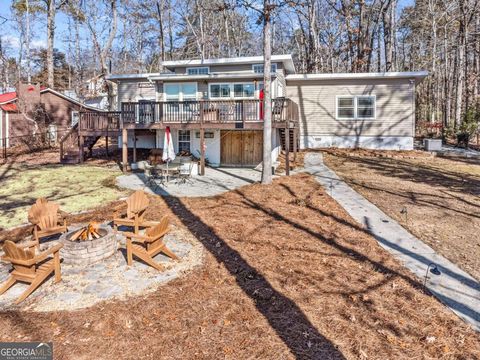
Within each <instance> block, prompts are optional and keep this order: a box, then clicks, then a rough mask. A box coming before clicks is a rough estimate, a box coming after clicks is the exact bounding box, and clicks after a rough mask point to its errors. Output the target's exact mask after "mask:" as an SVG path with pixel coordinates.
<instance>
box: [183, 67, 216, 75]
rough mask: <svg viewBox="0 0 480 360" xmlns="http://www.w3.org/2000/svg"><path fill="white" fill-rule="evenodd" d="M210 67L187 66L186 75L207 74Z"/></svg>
mask: <svg viewBox="0 0 480 360" xmlns="http://www.w3.org/2000/svg"><path fill="white" fill-rule="evenodd" d="M209 73H210V69H209V67H208V66H204V67H192V68H187V74H188V75H208V74H209Z"/></svg>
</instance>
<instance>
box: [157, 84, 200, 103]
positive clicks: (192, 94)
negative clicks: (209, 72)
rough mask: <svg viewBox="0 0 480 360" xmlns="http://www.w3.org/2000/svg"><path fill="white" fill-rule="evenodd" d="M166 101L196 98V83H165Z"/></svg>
mask: <svg viewBox="0 0 480 360" xmlns="http://www.w3.org/2000/svg"><path fill="white" fill-rule="evenodd" d="M163 87H164V92H165V100H166V101H191V100H196V99H197V83H165V84H164V86H163Z"/></svg>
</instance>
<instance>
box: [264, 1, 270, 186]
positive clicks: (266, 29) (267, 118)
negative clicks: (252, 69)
mask: <svg viewBox="0 0 480 360" xmlns="http://www.w3.org/2000/svg"><path fill="white" fill-rule="evenodd" d="M263 11H264V13H263V57H264V59H263V89H264V90H263V91H264V97H263V98H264V106H263V112H264V116H263V117H264V118H263V166H262V184H270V183H271V182H272V100H271V87H272V74H271V55H272V48H271V46H272V42H271V41H272V39H271V36H272V34H271V18H270V11H271V10H270V2H269V0H264V2H263Z"/></svg>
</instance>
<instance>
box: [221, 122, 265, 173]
mask: <svg viewBox="0 0 480 360" xmlns="http://www.w3.org/2000/svg"><path fill="white" fill-rule="evenodd" d="M262 154H263V132H262V131H258V130H222V131H221V142H220V163H221V165H222V166H239V167H242V166H244V167H251V166H257V165H258V164H260V163H261V162H262Z"/></svg>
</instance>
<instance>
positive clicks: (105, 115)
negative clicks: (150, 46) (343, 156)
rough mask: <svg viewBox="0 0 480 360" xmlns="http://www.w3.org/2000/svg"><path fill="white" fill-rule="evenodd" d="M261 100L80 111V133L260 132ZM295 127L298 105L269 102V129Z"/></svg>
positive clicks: (126, 105) (130, 105)
mask: <svg viewBox="0 0 480 360" xmlns="http://www.w3.org/2000/svg"><path fill="white" fill-rule="evenodd" d="M263 106H264V105H263V103H262V102H261V101H260V100H219V101H216V100H215V101H214V100H200V101H168V102H144V103H142V102H140V103H139V102H128V103H122V104H121V111H114V112H94V111H92V112H82V113H80V120H79V133H80V134H81V135H83V136H111V135H114V134H118V133H119V131H120V130H122V129H127V130H135V129H164V128H166V127H167V126H168V127H170V128H172V129H200V128H208V129H245V130H261V129H263V117H264V110H263ZM287 122H288V123H289V127H290V128H294V127H296V126H297V124H298V105H297V104H296V103H294V102H293V101H292V100H290V99H285V98H279V99H275V100H273V101H272V127H274V128H285V127H287Z"/></svg>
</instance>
